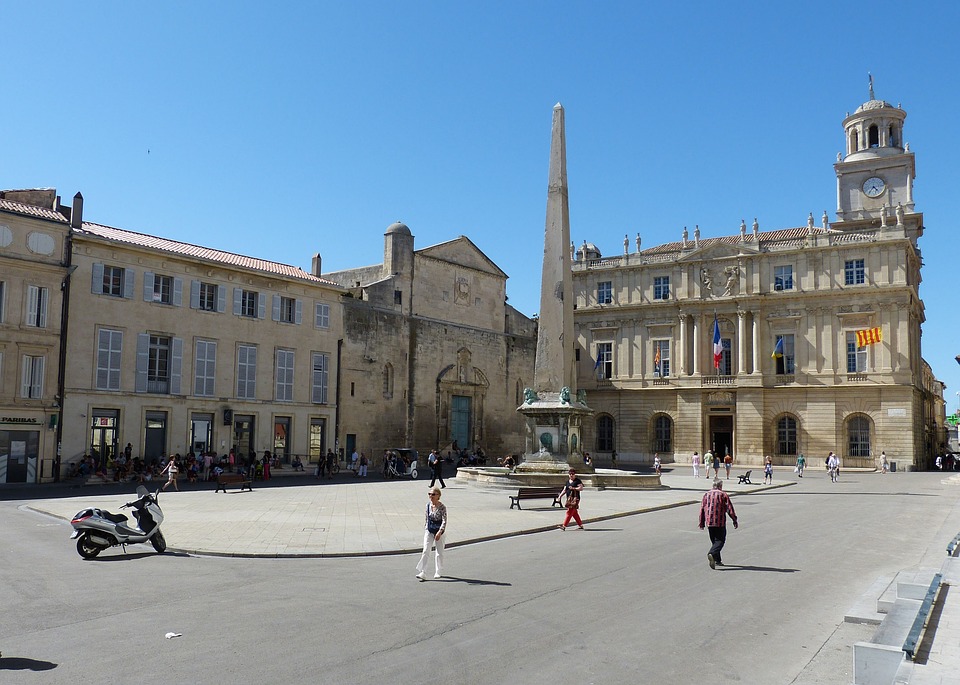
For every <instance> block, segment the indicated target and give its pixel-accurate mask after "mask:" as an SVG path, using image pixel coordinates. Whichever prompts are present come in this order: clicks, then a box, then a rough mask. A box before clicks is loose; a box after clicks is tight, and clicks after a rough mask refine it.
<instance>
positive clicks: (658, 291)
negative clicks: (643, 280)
mask: <svg viewBox="0 0 960 685" xmlns="http://www.w3.org/2000/svg"><path fill="white" fill-rule="evenodd" d="M653 299H655V300H669V299H670V277H669V276H654V278H653Z"/></svg>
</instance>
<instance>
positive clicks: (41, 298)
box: [26, 285, 50, 328]
mask: <svg viewBox="0 0 960 685" xmlns="http://www.w3.org/2000/svg"><path fill="white" fill-rule="evenodd" d="M49 292H50V291H49V290H48V289H47V288H40V287H38V286H35V285H28V286H27V311H26V319H27V320H26V324H27V325H28V326H31V327H34V328H46V327H47V300H48V299H49Z"/></svg>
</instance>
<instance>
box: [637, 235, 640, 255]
mask: <svg viewBox="0 0 960 685" xmlns="http://www.w3.org/2000/svg"><path fill="white" fill-rule="evenodd" d="M639 251H640V234H639V233H637V252H639Z"/></svg>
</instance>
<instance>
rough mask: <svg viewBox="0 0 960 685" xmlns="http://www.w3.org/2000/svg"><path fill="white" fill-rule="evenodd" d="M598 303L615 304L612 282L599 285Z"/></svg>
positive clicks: (602, 282)
mask: <svg viewBox="0 0 960 685" xmlns="http://www.w3.org/2000/svg"><path fill="white" fill-rule="evenodd" d="M597 302H598V303H600V304H610V303H611V302H613V283H612V282H611V281H601V282H600V283H597Z"/></svg>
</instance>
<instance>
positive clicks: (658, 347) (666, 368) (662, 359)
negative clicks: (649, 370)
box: [653, 340, 670, 378]
mask: <svg viewBox="0 0 960 685" xmlns="http://www.w3.org/2000/svg"><path fill="white" fill-rule="evenodd" d="M653 372H654V373H655V374H656V375H657V376H658V377H659V378H666V377H667V376H669V375H670V341H669V340H654V341H653Z"/></svg>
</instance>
